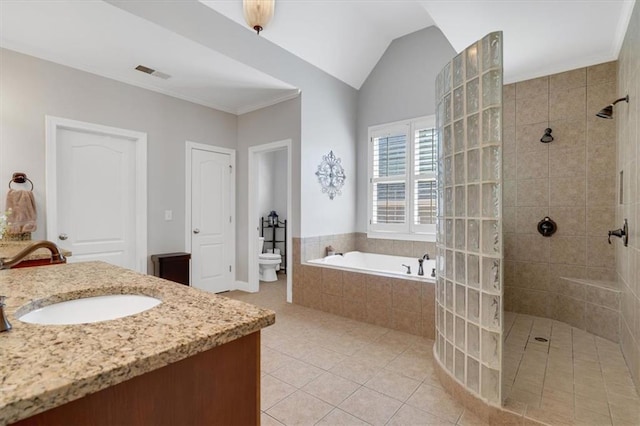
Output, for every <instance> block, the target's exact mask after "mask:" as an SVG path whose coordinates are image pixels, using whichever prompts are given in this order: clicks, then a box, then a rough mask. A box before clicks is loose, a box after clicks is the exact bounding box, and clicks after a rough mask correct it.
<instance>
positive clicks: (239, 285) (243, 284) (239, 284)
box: [236, 281, 255, 293]
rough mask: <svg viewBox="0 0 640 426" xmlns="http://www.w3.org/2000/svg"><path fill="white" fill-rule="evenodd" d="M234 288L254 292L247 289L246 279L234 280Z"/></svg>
mask: <svg viewBox="0 0 640 426" xmlns="http://www.w3.org/2000/svg"><path fill="white" fill-rule="evenodd" d="M236 290H240V291H246V292H248V293H255V291H251V290H249V283H248V282H246V281H236Z"/></svg>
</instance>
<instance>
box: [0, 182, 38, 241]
mask: <svg viewBox="0 0 640 426" xmlns="http://www.w3.org/2000/svg"><path fill="white" fill-rule="evenodd" d="M6 208H7V210H10V211H11V214H10V215H9V217H8V218H7V222H8V225H9V226H7V233H8V234H22V233H23V232H33V231H35V230H36V227H37V225H36V220H37V219H38V214H37V213H36V200H35V198H34V197H33V192H31V191H27V190H24V189H9V192H8V193H7V206H6Z"/></svg>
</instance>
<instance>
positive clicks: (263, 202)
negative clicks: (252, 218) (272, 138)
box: [256, 149, 287, 220]
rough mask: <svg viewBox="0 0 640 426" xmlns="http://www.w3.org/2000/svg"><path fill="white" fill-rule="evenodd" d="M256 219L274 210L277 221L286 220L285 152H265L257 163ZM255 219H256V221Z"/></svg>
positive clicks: (282, 150)
mask: <svg viewBox="0 0 640 426" xmlns="http://www.w3.org/2000/svg"><path fill="white" fill-rule="evenodd" d="M257 172H258V213H259V214H258V217H257V218H259V217H265V218H266V217H267V216H268V215H269V212H271V211H272V210H275V212H276V213H278V218H279V220H285V219H286V218H287V191H286V189H287V151H286V150H284V149H281V150H278V151H272V152H265V153H263V154H262V155H260V157H259V161H258V170H257ZM257 218H256V219H257Z"/></svg>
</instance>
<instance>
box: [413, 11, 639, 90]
mask: <svg viewBox="0 0 640 426" xmlns="http://www.w3.org/2000/svg"><path fill="white" fill-rule="evenodd" d="M420 3H421V4H422V5H423V7H424V8H425V9H426V10H428V11H429V14H430V15H431V16H432V17H433V20H434V21H435V22H436V25H437V26H438V27H439V28H440V30H441V31H442V32H443V33H444V35H445V36H446V37H447V39H448V40H449V43H451V45H452V46H453V48H454V49H455V50H456V51H458V52H460V51H462V50H463V49H465V48H466V47H467V46H468V45H470V44H471V43H473V42H474V41H475V40H478V39H479V38H481V37H482V36H484V35H485V34H487V33H489V32H492V31H497V30H502V31H503V32H504V50H503V54H504V80H505V82H506V83H512V82H515V81H522V80H528V79H530V78H535V77H540V76H543V75H549V74H554V73H557V72H562V71H568V70H571V69H575V68H580V67H584V66H589V65H594V64H599V63H602V62H607V61H612V60H616V59H617V58H618V53H619V52H620V47H621V45H622V41H623V39H624V34H625V32H626V30H627V25H628V24H629V19H630V17H631V12H632V11H633V5H634V3H635V0H509V1H504V0H502V1H501V0H456V1H429V0H422V1H420Z"/></svg>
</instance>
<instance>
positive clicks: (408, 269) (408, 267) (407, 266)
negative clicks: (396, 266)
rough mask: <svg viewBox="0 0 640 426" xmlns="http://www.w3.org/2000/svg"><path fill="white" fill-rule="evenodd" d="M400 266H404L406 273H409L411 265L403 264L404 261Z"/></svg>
mask: <svg viewBox="0 0 640 426" xmlns="http://www.w3.org/2000/svg"><path fill="white" fill-rule="evenodd" d="M402 266H404V267H405V268H407V274H410V273H411V266H409V265H405V264H404V263H403V264H402Z"/></svg>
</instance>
